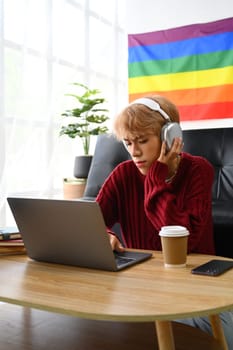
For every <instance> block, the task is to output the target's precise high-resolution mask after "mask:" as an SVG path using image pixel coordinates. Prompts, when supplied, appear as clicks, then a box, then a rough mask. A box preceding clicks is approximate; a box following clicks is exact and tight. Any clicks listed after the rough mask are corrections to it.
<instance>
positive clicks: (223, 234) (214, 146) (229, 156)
mask: <svg viewBox="0 0 233 350" xmlns="http://www.w3.org/2000/svg"><path fill="white" fill-rule="evenodd" d="M183 139H184V151H186V152H189V153H191V154H194V155H201V156H203V157H205V158H206V159H208V160H209V161H210V162H211V163H212V165H213V166H214V169H215V180H214V184H213V202H212V204H213V206H212V208H213V223H214V239H215V249H216V254H217V255H219V256H225V257H231V258H233V128H219V129H201V130H184V131H183ZM129 158H130V156H129V154H128V152H127V151H126V149H125V147H124V146H123V144H122V143H121V142H118V141H117V140H116V139H115V137H114V136H112V135H100V136H98V138H97V143H96V148H95V153H94V156H93V160H92V164H91V168H90V172H89V175H88V179H87V184H86V189H85V192H84V197H83V199H84V200H94V199H95V197H96V196H97V194H98V192H99V189H100V188H101V186H102V184H103V182H104V180H105V179H106V177H107V176H108V175H109V174H110V172H111V171H112V170H113V169H114V168H115V166H116V165H117V164H119V163H120V162H122V161H124V160H127V159H129ZM115 230H116V231H117V233H119V227H117V226H116V227H115Z"/></svg>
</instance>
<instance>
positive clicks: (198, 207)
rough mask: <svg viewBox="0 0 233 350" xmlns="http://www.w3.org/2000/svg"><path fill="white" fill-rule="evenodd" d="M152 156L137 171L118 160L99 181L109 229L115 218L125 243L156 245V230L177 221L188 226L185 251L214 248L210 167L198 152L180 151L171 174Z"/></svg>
mask: <svg viewBox="0 0 233 350" xmlns="http://www.w3.org/2000/svg"><path fill="white" fill-rule="evenodd" d="M167 175H168V167H167V165H165V164H163V163H160V162H158V161H155V162H154V163H153V164H152V166H151V167H150V170H149V172H148V174H147V175H146V176H145V175H142V174H141V173H140V172H139V170H138V169H137V167H136V166H135V164H134V163H133V161H131V160H129V161H125V162H123V163H121V164H119V165H118V166H117V167H116V168H115V169H114V170H113V172H112V173H111V174H110V176H109V177H108V179H107V180H106V181H105V183H104V185H103V186H102V188H101V190H100V192H99V194H98V197H97V199H96V200H97V202H98V203H99V204H100V207H101V210H102V212H103V216H104V219H105V223H106V226H107V228H108V229H111V227H112V226H113V225H114V223H116V222H119V223H120V225H121V230H122V237H123V240H124V244H125V246H126V247H128V248H137V249H152V250H161V242H160V236H159V235H158V233H159V230H160V228H161V227H162V226H165V225H182V226H185V227H187V229H188V230H189V232H190V235H189V239H188V252H189V253H190V252H196V253H206V254H214V242H213V224H212V204H211V203H212V201H211V190H212V184H213V177H214V170H213V167H212V166H211V165H210V163H209V162H208V161H207V160H206V159H204V158H202V157H196V156H192V155H190V154H188V153H182V158H181V162H180V165H179V169H178V171H177V173H176V176H175V177H174V178H173V181H172V182H171V183H166V182H165V179H166V177H167Z"/></svg>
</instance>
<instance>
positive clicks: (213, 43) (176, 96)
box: [128, 18, 233, 121]
mask: <svg viewBox="0 0 233 350" xmlns="http://www.w3.org/2000/svg"><path fill="white" fill-rule="evenodd" d="M128 51H129V59H128V60H129V62H128V71H129V81H128V85H129V101H133V100H134V99H136V98H139V97H142V96H144V95H147V94H152V93H155V94H160V95H163V96H166V97H168V98H169V99H170V100H172V101H173V102H174V103H175V104H176V105H177V106H178V108H179V111H180V116H181V120H182V121H184V120H200V119H219V118H233V18H228V19H223V20H220V21H215V22H211V23H204V24H193V25H189V26H184V27H179V28H175V29H168V30H163V31H157V32H150V33H143V34H130V35H128Z"/></svg>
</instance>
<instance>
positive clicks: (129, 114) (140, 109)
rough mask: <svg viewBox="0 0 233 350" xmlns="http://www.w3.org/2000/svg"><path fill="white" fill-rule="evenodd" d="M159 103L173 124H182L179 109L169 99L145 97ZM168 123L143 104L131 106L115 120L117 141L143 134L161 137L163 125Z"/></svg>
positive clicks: (155, 96) (158, 96) (114, 130)
mask: <svg viewBox="0 0 233 350" xmlns="http://www.w3.org/2000/svg"><path fill="white" fill-rule="evenodd" d="M144 97H145V98H149V99H151V100H154V101H155V102H157V103H159V105H160V107H161V109H163V110H164V111H165V112H166V113H167V114H168V115H169V117H170V119H171V121H172V122H177V123H179V122H180V117H179V112H178V109H177V107H176V106H175V105H174V104H173V103H172V102H171V101H169V100H168V99H167V98H165V97H163V96H160V95H149V96H144ZM166 122H167V121H166V120H165V119H164V117H163V116H162V115H161V114H160V113H159V112H157V111H154V110H151V109H150V108H148V107H146V106H145V105H143V104H137V103H135V104H129V105H128V106H127V107H126V108H124V109H123V110H122V111H121V112H120V113H119V114H118V115H117V116H116V117H115V119H114V122H113V132H114V134H115V135H116V137H117V139H123V138H128V137H129V136H130V137H132V138H135V137H137V136H139V135H141V134H142V133H143V134H154V135H157V136H159V135H160V133H161V129H162V127H163V125H164V124H165V123H166Z"/></svg>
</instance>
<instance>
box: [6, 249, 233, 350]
mask: <svg viewBox="0 0 233 350" xmlns="http://www.w3.org/2000/svg"><path fill="white" fill-rule="evenodd" d="M212 258H218V257H213V256H208V255H199V254H193V255H189V256H188V260H187V266H186V267H185V268H178V269H171V268H170V269H169V268H164V265H163V258H162V254H161V252H153V257H152V258H151V259H150V260H148V261H146V262H143V263H141V264H138V265H136V266H134V267H131V268H128V269H126V270H122V271H120V272H107V271H100V270H91V269H85V268H78V267H72V266H64V265H56V264H47V263H39V262H36V261H32V260H30V259H29V258H27V257H26V256H23V255H22V256H20V255H18V256H16V255H15V256H9V257H1V258H0V280H1V288H0V300H2V301H5V302H8V303H12V304H18V305H23V306H29V307H32V308H38V309H42V310H47V311H52V312H57V313H61V314H66V315H71V316H76V317H81V318H86V319H90V320H105V321H108V320H111V321H123V322H125V321H126V322H151V321H153V322H155V324H156V330H157V336H158V342H159V349H161V350H164V349H165V350H170V349H175V345H174V337H173V333H172V328H171V321H172V320H175V319H179V318H186V317H195V316H209V317H210V320H211V323H212V327H213V332H214V336H215V338H217V339H219V341H221V343H222V346H223V348H225V349H227V346H226V343H225V338H224V336H223V332H222V328H221V325H220V322H219V318H218V314H219V313H220V312H222V311H226V310H229V309H233V293H232V290H233V269H232V270H230V271H228V272H227V273H225V274H223V275H221V276H219V277H206V276H197V275H192V274H191V272H190V271H191V269H192V268H193V267H194V266H197V265H199V264H202V263H204V262H206V261H208V260H210V259H212ZM221 259H224V258H221Z"/></svg>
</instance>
